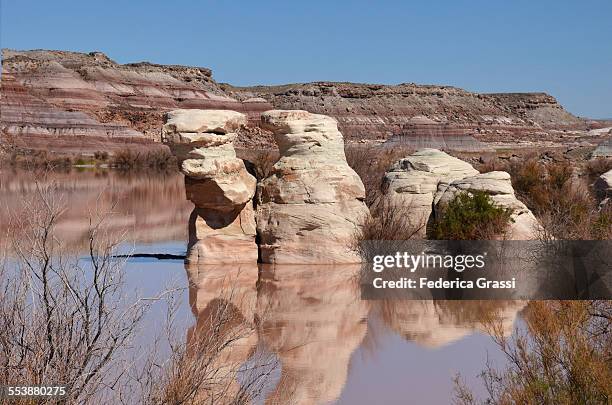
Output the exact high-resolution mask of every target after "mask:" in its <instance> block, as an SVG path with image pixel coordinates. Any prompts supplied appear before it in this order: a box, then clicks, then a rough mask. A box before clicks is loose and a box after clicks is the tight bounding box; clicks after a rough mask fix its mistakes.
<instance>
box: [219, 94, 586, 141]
mask: <svg viewBox="0 0 612 405" xmlns="http://www.w3.org/2000/svg"><path fill="white" fill-rule="evenodd" d="M224 89H225V90H226V91H228V92H229V94H231V95H232V96H233V97H236V98H238V99H246V98H249V97H262V98H264V99H266V100H267V101H268V102H269V103H271V104H272V105H274V107H275V108H280V109H300V110H306V111H310V112H313V113H317V114H325V115H329V116H331V117H334V118H335V119H336V120H337V121H338V127H339V129H340V131H341V132H342V133H343V134H344V135H345V138H346V139H347V140H350V141H353V140H361V139H388V138H390V137H391V136H393V135H398V134H402V133H403V132H406V129H407V128H406V127H407V126H409V125H410V120H411V119H412V118H413V117H417V116H425V117H427V118H429V119H431V120H433V121H435V122H436V123H437V124H440V125H445V126H446V129H447V131H448V132H447V134H449V135H452V134H455V133H457V132H459V131H461V132H465V133H467V134H468V135H471V134H479V136H480V135H482V134H485V135H486V134H497V133H498V132H499V133H516V134H519V135H522V136H525V137H527V136H533V135H534V134H536V133H538V132H541V131H542V128H546V129H548V128H551V129H552V128H581V129H584V128H586V126H585V124H584V121H583V120H581V119H579V118H577V117H575V116H573V115H571V114H570V113H568V112H567V111H565V110H564V109H563V107H562V106H560V105H559V104H558V103H557V101H556V100H555V99H554V98H553V97H551V96H549V95H547V94H543V93H512V94H509V95H508V97H502V96H503V94H502V95H499V94H498V95H487V94H478V93H472V92H469V91H465V90H463V89H459V88H456V87H451V86H435V85H418V84H414V83H402V84H399V85H381V84H362V83H337V82H314V83H297V84H287V85H281V86H255V87H240V88H238V87H230V86H224ZM523 111H528V112H527V113H523ZM424 135H426V134H424V133H422V132H418V133H417V136H418V137H422V136H424ZM450 138H451V137H450V136H449V139H450ZM432 146H433V145H432Z"/></svg>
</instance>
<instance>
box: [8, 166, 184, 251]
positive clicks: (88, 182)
mask: <svg viewBox="0 0 612 405" xmlns="http://www.w3.org/2000/svg"><path fill="white" fill-rule="evenodd" d="M35 176H36V175H35V174H34V173H29V172H22V171H16V172H14V171H10V170H0V193H1V194H2V204H3V206H2V207H1V208H0V233H1V235H2V236H4V235H6V232H5V231H6V230H7V229H6V228H7V227H8V224H9V218H10V216H11V215H13V216H15V217H19V213H20V211H21V210H22V209H23V201H24V199H28V198H32V197H35V194H36V183H35V181H34V180H35V178H36V177H35ZM38 181H39V184H40V185H43V186H44V185H46V184H49V183H50V182H56V183H57V189H56V191H55V192H54V193H53V194H54V195H53V197H55V198H61V201H62V202H63V203H64V204H65V205H66V212H65V213H64V214H63V215H62V217H61V219H60V221H59V224H58V228H57V234H58V236H59V237H60V239H61V240H62V241H63V242H64V243H65V245H66V246H67V247H69V248H71V249H73V250H75V251H79V250H80V249H82V248H83V247H84V243H85V241H86V236H87V230H88V227H89V219H90V217H91V216H92V215H94V216H95V215H100V214H102V213H105V212H109V211H111V210H112V215H110V216H109V217H108V219H107V220H106V221H105V224H106V226H107V228H108V229H109V230H110V231H113V232H117V233H125V239H126V241H128V242H132V241H135V242H147V243H148V242H158V241H169V240H185V239H186V238H187V234H186V233H187V232H186V226H185V223H186V221H187V219H188V218H189V212H190V210H191V204H190V203H189V201H186V200H185V191H184V185H183V177H182V176H181V175H179V174H173V175H162V174H158V175H156V176H155V177H154V176H151V175H146V173H140V174H133V175H121V174H119V173H114V172H83V173H75V172H74V171H73V172H72V173H53V172H51V173H48V174H47V175H46V176H45V178H44V179H41V178H38ZM113 204H116V205H115V206H114V207H113ZM2 236H0V237H2ZM0 243H2V241H1V240H0Z"/></svg>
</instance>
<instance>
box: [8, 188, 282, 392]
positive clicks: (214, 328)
mask: <svg viewBox="0 0 612 405" xmlns="http://www.w3.org/2000/svg"><path fill="white" fill-rule="evenodd" d="M44 184H45V185H41V184H40V183H36V194H35V196H34V197H33V198H32V199H31V200H28V201H25V202H24V209H23V212H20V213H18V215H17V216H13V217H12V220H11V221H12V223H11V224H10V226H9V227H8V228H9V229H10V231H9V234H10V237H11V240H12V241H13V242H12V243H13V249H12V251H11V252H8V251H6V250H5V251H4V252H3V253H4V260H3V261H2V262H0V291H1V296H2V299H0V385H19V386H24V385H46V386H49V385H51V386H65V387H66V391H67V396H66V397H63V398H61V399H57V398H54V397H43V398H40V399H36V400H34V399H32V400H31V402H30V403H56V402H61V403H125V404H132V403H135V402H137V401H140V402H142V403H159V404H162V403H164V404H166V403H174V404H181V403H202V401H200V399H202V398H208V399H210V401H209V402H214V403H232V404H243V403H248V402H250V401H251V400H252V399H253V398H254V397H255V396H257V395H258V393H260V392H261V389H262V388H261V387H263V386H264V385H265V383H266V382H267V380H268V376H269V374H270V373H271V370H272V369H273V368H274V367H275V362H274V359H272V360H270V359H269V358H268V357H266V356H263V355H262V356H261V357H260V358H258V357H256V356H254V358H253V359H251V360H250V363H249V364H250V366H247V367H246V368H245V367H244V366H242V365H241V364H231V363H230V364H228V363H226V362H224V359H225V356H226V353H227V351H228V350H232V348H233V347H234V346H235V345H236V342H237V341H239V340H240V339H241V337H242V336H244V334H252V333H253V330H254V326H253V325H252V324H251V323H248V322H246V321H245V320H244V318H242V317H238V316H236V312H235V311H234V310H233V306H232V304H230V302H232V300H231V292H230V298H229V299H228V300H227V302H226V301H223V300H222V299H220V300H218V305H214V306H211V308H212V310H211V311H209V316H208V317H207V318H206V319H204V320H203V324H204V325H205V328H200V329H198V328H196V330H195V332H193V333H192V334H191V337H190V339H189V340H188V341H187V344H185V340H184V334H182V333H179V336H178V337H176V336H175V335H173V334H171V333H166V334H164V333H163V330H162V331H160V330H155V331H154V333H153V336H154V340H155V342H157V343H159V344H155V345H152V346H146V347H144V351H139V350H138V351H135V346H134V343H135V339H136V335H137V333H138V330H139V328H140V327H141V326H142V325H143V318H144V316H145V314H146V313H147V312H148V311H149V309H150V307H151V306H152V305H154V304H155V303H156V302H159V301H160V300H162V299H164V300H165V299H168V300H169V301H172V300H173V299H174V298H173V295H172V294H173V293H175V292H176V291H169V290H164V291H162V292H160V293H159V295H157V296H155V297H137V296H135V295H134V294H131V293H128V292H127V289H126V285H125V282H124V278H123V277H124V266H123V265H124V260H123V259H121V260H119V257H118V256H116V255H115V251H116V247H117V246H118V244H119V243H120V242H121V241H122V238H120V237H115V236H110V234H107V233H105V231H104V226H103V222H104V221H105V219H106V217H107V216H106V215H101V216H99V218H98V219H95V220H92V222H91V227H90V230H89V232H88V251H87V255H86V257H78V256H76V257H74V256H72V255H70V254H68V253H67V252H66V251H65V250H64V245H63V243H62V241H61V240H60V239H59V238H58V235H57V232H56V227H57V225H58V223H59V221H60V218H61V216H62V214H63V212H64V211H65V208H66V203H67V201H64V200H63V199H62V198H61V197H58V196H61V193H58V192H57V189H58V188H59V187H61V185H60V184H58V183H57V182H45V183H44ZM219 294H220V297H223V296H224V295H223V292H219ZM169 308H176V306H173V305H169ZM168 313H169V316H168V320H167V321H166V323H165V324H166V325H167V327H166V331H172V332H175V331H177V330H178V331H179V332H180V329H178V328H177V327H175V323H174V322H173V319H174V316H175V314H176V310H175V309H170V310H169V312H168ZM199 321H202V319H200V320H199ZM199 323H200V322H199ZM158 324H159V323H158ZM161 344H163V345H165V346H169V347H170V349H171V350H170V355H169V356H168V355H165V354H164V353H163V351H160V350H159V345H161ZM143 358H144V359H147V360H146V361H142V359H143ZM237 376H240V378H241V381H244V382H245V383H244V384H242V385H239V386H238V388H236V389H234V390H231V391H230V390H228V389H227V388H228V387H230V386H235V385H236V383H235V379H236V377H237ZM25 403H28V402H27V401H26V402H25Z"/></svg>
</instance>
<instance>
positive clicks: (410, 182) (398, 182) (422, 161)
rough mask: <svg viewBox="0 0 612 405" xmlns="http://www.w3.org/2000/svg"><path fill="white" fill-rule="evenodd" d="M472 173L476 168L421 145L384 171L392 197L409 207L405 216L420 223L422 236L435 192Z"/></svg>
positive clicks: (410, 220) (386, 188)
mask: <svg viewBox="0 0 612 405" xmlns="http://www.w3.org/2000/svg"><path fill="white" fill-rule="evenodd" d="M475 174H478V170H476V169H474V168H473V167H472V166H471V165H470V164H469V163H466V162H464V161H463V160H460V159H457V158H455V157H452V156H450V155H448V154H446V153H444V152H442V151H439V150H437V149H422V150H419V151H418V152H416V153H414V154H412V155H410V156H407V157H405V158H403V159H400V160H398V161H397V162H396V163H395V164H394V165H393V166H392V167H391V169H390V170H389V171H388V172H387V173H386V174H385V178H384V185H385V186H384V187H385V192H386V194H387V195H388V196H389V197H390V198H391V199H392V201H394V202H396V203H398V204H401V205H402V206H407V207H410V211H411V216H410V218H406V220H407V221H409V222H410V225H411V226H412V227H415V228H416V227H420V232H419V233H420V234H421V235H422V236H424V235H425V231H426V228H425V225H426V224H427V221H428V220H429V217H430V216H431V213H432V209H433V203H434V199H435V198H436V196H437V195H438V193H440V192H443V191H444V189H445V188H446V187H447V186H448V184H449V183H451V182H452V181H454V180H458V179H462V178H464V177H467V176H473V175H475Z"/></svg>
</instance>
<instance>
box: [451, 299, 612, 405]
mask: <svg viewBox="0 0 612 405" xmlns="http://www.w3.org/2000/svg"><path fill="white" fill-rule="evenodd" d="M524 318H525V322H526V328H525V329H524V330H518V329H517V330H516V331H515V334H514V335H513V336H506V335H505V334H504V333H503V326H502V323H501V320H500V319H499V318H491V319H489V320H487V321H486V326H487V329H488V333H489V334H490V335H491V337H492V338H493V341H494V342H495V343H496V344H497V346H498V347H499V348H500V349H501V351H502V352H503V353H504V355H505V357H506V359H507V360H508V363H507V364H508V365H507V366H506V367H505V368H504V369H501V370H499V369H496V368H495V367H494V366H493V365H492V364H491V363H487V365H486V368H485V370H484V371H483V372H482V374H481V377H482V379H483V382H484V385H485V388H486V390H487V395H488V398H487V399H486V400H485V401H478V400H477V399H476V398H475V396H474V395H473V393H472V390H471V389H470V388H469V387H467V386H465V384H464V383H463V382H462V381H461V378H460V376H456V378H455V403H456V404H462V405H468V404H477V403H482V404H568V405H569V404H606V403H610V399H611V398H612V362H611V360H612V346H611V345H610V341H612V301H533V302H530V303H529V305H528V307H527V310H526V313H525V317H524Z"/></svg>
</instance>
